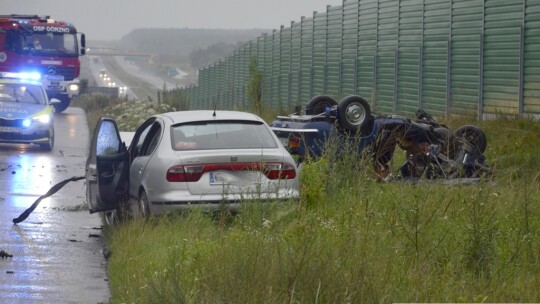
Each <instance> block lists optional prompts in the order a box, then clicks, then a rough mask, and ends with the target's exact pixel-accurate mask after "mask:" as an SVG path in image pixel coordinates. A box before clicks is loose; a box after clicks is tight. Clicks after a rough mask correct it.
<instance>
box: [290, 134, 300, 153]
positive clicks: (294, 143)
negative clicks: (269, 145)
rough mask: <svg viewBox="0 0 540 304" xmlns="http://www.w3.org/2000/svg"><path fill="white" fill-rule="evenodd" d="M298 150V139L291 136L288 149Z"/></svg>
mask: <svg viewBox="0 0 540 304" xmlns="http://www.w3.org/2000/svg"><path fill="white" fill-rule="evenodd" d="M297 148H300V138H299V137H294V136H291V137H289V149H291V150H292V149H297Z"/></svg>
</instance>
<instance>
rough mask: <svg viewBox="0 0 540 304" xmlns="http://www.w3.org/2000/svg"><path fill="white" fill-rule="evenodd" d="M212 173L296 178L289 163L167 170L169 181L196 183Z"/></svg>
mask: <svg viewBox="0 0 540 304" xmlns="http://www.w3.org/2000/svg"><path fill="white" fill-rule="evenodd" d="M212 171H260V172H263V173H264V175H266V177H268V179H293V178H295V177H296V168H295V166H294V165H292V164H289V163H229V164H200V165H186V166H180V165H179V166H173V167H171V168H169V170H167V181H169V182H196V181H198V180H199V179H200V178H201V176H202V175H203V174H204V173H206V172H212Z"/></svg>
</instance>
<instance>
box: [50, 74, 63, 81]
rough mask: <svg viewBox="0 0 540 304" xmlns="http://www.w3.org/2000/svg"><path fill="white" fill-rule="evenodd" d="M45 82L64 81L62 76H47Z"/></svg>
mask: <svg viewBox="0 0 540 304" xmlns="http://www.w3.org/2000/svg"><path fill="white" fill-rule="evenodd" d="M46 79H47V80H49V81H62V80H64V76H63V75H47V78H46Z"/></svg>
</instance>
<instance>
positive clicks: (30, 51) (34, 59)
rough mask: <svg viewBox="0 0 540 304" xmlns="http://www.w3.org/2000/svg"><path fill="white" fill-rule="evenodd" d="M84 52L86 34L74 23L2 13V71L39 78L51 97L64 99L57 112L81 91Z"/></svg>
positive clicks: (65, 106) (0, 45) (0, 54)
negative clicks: (81, 69) (80, 77)
mask: <svg viewBox="0 0 540 304" xmlns="http://www.w3.org/2000/svg"><path fill="white" fill-rule="evenodd" d="M79 38H80V40H79ZM79 41H80V43H79ZM84 54H85V36H84V34H83V33H77V30H76V29H75V27H74V26H73V24H71V23H68V22H64V21H58V20H54V19H51V18H50V17H49V16H37V15H0V71H2V72H18V73H28V75H32V76H33V77H36V78H37V77H39V78H40V79H41V81H42V82H43V86H44V87H45V89H46V91H47V95H48V96H49V98H56V99H59V100H60V101H61V103H57V104H55V106H54V107H55V111H56V112H62V111H64V110H65V109H66V108H67V107H68V106H69V103H70V101H71V99H72V97H73V96H76V95H78V94H79V79H78V77H79V73H80V61H79V56H80V55H84Z"/></svg>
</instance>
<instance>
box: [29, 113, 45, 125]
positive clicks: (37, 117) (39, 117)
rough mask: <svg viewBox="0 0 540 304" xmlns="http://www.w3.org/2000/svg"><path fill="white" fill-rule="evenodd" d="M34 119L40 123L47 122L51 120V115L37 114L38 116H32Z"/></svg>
mask: <svg viewBox="0 0 540 304" xmlns="http://www.w3.org/2000/svg"><path fill="white" fill-rule="evenodd" d="M25 120H26V119H25ZM34 120H35V121H39V122H40V123H42V124H48V123H50V122H51V115H48V114H45V115H39V116H36V117H34Z"/></svg>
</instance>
